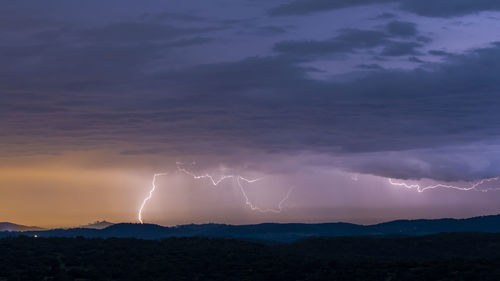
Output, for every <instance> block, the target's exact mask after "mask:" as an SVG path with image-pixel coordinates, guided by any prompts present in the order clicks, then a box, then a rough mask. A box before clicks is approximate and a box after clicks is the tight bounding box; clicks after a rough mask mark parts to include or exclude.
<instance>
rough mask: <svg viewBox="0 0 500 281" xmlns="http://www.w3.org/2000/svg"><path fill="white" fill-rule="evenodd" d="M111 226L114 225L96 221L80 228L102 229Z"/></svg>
mask: <svg viewBox="0 0 500 281" xmlns="http://www.w3.org/2000/svg"><path fill="white" fill-rule="evenodd" d="M112 225H114V223H112V222H109V221H105V220H104V221H96V222H93V223H89V224H87V225H84V226H81V227H80V228H91V229H104V228H106V227H109V226H112Z"/></svg>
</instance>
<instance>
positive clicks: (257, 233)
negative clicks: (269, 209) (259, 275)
mask: <svg viewBox="0 0 500 281" xmlns="http://www.w3.org/2000/svg"><path fill="white" fill-rule="evenodd" d="M98 224H99V225H101V224H102V222H100V223H98ZM443 232H484V233H500V215H493V216H482V217H475V218H469V219H436V220H397V221H392V222H387V223H380V224H375V225H367V226H365V225H357V224H350V223H320V224H303V223H283V224H281V223H264V224H256V225H225V224H201V225H195V224H190V225H180V226H173V227H164V226H160V225H154V224H134V223H119V224H113V225H110V226H108V227H106V228H104V229H95V228H89V227H82V228H72V229H53V230H45V231H28V232H23V233H20V234H23V235H37V236H38V237H77V236H82V237H88V238H110V237H117V238H141V239H162V238H167V237H194V236H199V237H213V238H236V239H245V240H260V241H279V242H290V241H295V240H299V239H304V238H309V237H339V236H388V235H397V236H422V235H428V234H436V233H443ZM15 235H19V234H18V233H12V232H11V233H0V237H2V236H15Z"/></svg>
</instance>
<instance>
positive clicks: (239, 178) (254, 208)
mask: <svg viewBox="0 0 500 281" xmlns="http://www.w3.org/2000/svg"><path fill="white" fill-rule="evenodd" d="M192 164H195V163H192ZM176 165H177V170H178V171H180V172H182V173H184V174H186V175H188V176H191V177H192V178H193V179H195V180H201V179H208V180H209V181H210V182H211V183H212V185H213V186H217V185H219V184H220V183H221V182H223V181H225V180H228V179H236V183H237V185H238V187H239V188H240V190H241V194H242V195H243V198H244V199H245V205H247V206H248V207H250V209H251V210H252V211H258V212H261V213H268V212H273V213H280V212H281V211H282V205H283V203H285V201H287V200H288V198H289V197H290V194H291V193H292V191H293V187H292V188H290V189H289V190H288V192H287V194H286V196H285V197H283V199H281V200H280V202H279V203H278V208H276V209H273V208H267V209H262V208H260V207H258V206H256V205H255V204H253V203H252V202H251V201H250V199H249V198H248V195H247V193H246V191H245V188H244V187H243V185H242V184H241V181H244V182H247V183H255V182H258V181H260V180H261V179H262V178H256V179H247V178H244V177H242V176H240V175H222V176H220V177H219V178H218V179H216V178H215V177H214V176H212V175H210V174H208V173H206V174H202V175H197V174H195V173H193V172H191V171H189V170H187V169H185V168H184V167H183V166H184V164H183V163H181V162H176ZM166 174H167V173H159V174H154V176H153V181H152V183H151V190H150V191H149V194H148V196H147V197H146V198H144V200H143V201H142V204H141V206H140V208H139V212H138V215H137V218H138V220H139V222H140V223H144V222H143V219H142V211H143V209H144V207H145V206H146V204H147V202H148V201H149V200H150V199H151V198H152V197H153V193H154V192H155V190H156V178H157V177H160V176H165V175H166Z"/></svg>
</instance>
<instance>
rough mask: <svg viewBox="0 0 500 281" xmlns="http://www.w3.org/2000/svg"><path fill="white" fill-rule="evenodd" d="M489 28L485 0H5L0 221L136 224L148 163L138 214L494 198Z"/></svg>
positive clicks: (195, 215)
mask: <svg viewBox="0 0 500 281" xmlns="http://www.w3.org/2000/svg"><path fill="white" fill-rule="evenodd" d="M499 27H500V1H497V0H474V1H472V0H435V1H422V0H266V1H264V0H211V1H206V0H205V1H203V0H169V1H165V0H148V1H136V0H107V1H102V0H86V1H68V0H45V1H39V0H16V1H5V2H4V3H2V5H1V8H0V34H1V37H0V62H1V65H2V67H1V68H0V221H11V222H17V223H23V224H29V225H39V226H70V225H81V224H85V223H88V222H91V221H94V220H100V219H106V220H110V221H114V222H120V221H126V222H136V221H137V212H138V209H139V207H140V205H141V203H142V202H143V200H144V198H145V197H146V196H147V195H148V192H149V191H150V189H151V187H152V186H151V181H152V178H153V174H154V173H162V172H166V173H168V174H167V175H165V176H162V177H159V178H157V180H156V187H157V189H156V190H155V192H154V194H153V197H152V198H151V200H149V201H148V202H147V205H146V206H145V208H144V213H143V216H144V220H145V221H146V222H152V223H159V224H164V225H174V224H184V223H205V222H219V223H233V224H245V223H258V222H320V221H321V222H323V221H348V222H356V223H374V222H380V221H386V220H391V219H397V218H408V219H412V218H438V217H470V216H477V215H485V214H495V213H499V212H500V190H499V191H496V190H495V189H496V188H500V180H498V181H497V180H496V179H492V178H495V177H497V176H499V175H500V122H499V120H500V76H499V73H500V33H499ZM177 162H180V163H183V164H180V166H181V167H184V168H185V169H186V170H188V171H189V172H190V173H192V174H194V175H205V174H207V173H208V174H210V175H213V176H214V178H216V179H217V178H219V177H221V176H224V175H240V176H242V177H245V178H247V179H259V180H258V181H257V182H254V183H248V182H245V181H243V182H242V183H241V184H242V186H243V187H244V188H245V191H246V195H247V196H248V200H249V202H250V204H246V203H249V202H246V200H245V198H244V196H243V194H242V192H241V189H240V187H239V186H238V183H237V181H236V180H234V179H228V180H227V181H224V182H222V183H220V184H219V185H217V186H213V185H212V184H211V182H210V181H209V179H206V178H205V179H193V177H192V176H191V175H189V174H186V173H184V172H182V171H181V170H179V167H178V166H179V164H177V165H176V163H177ZM483 179H488V181H487V182H484V184H480V185H478V186H477V187H476V188H475V189H472V190H459V189H457V188H462V189H464V188H468V187H470V186H472V185H473V184H474V183H478V182H479V181H481V180H483ZM390 180H392V182H393V183H399V185H394V184H391V182H390ZM402 184H406V185H407V186H408V187H411V188H407V187H405V186H403V185H402ZM414 184H420V188H421V189H420V190H421V191H422V188H425V187H427V186H431V185H435V184H442V185H446V186H439V187H437V188H434V189H427V190H425V191H424V192H418V188H417V187H416V186H410V185H414ZM449 186H453V187H455V188H450V187H449ZM486 191H487V192H486ZM288 192H290V193H289V194H288ZM287 194H288V195H289V196H288V197H287V198H286V200H283V199H284V198H285V197H286V195H287ZM280 201H281V204H280ZM251 206H254V207H255V206H257V207H258V208H260V209H273V210H277V209H279V207H281V212H264V213H263V212H259V211H258V210H252V208H251Z"/></svg>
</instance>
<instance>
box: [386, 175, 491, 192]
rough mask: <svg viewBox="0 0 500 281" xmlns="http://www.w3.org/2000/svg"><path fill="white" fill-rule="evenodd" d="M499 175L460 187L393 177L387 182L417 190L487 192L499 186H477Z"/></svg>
mask: <svg viewBox="0 0 500 281" xmlns="http://www.w3.org/2000/svg"><path fill="white" fill-rule="evenodd" d="M499 179H500V177H495V178H487V179H482V180H480V181H478V182H476V183H473V184H472V185H470V186H466V187H460V186H455V185H448V184H441V183H440V184H435V185H428V186H422V185H420V184H407V183H405V182H396V181H394V180H393V179H389V183H390V184H391V185H394V186H403V187H406V188H408V189H416V190H417V191H418V192H420V193H421V192H424V191H426V190H429V189H435V188H448V189H455V190H461V191H481V192H487V191H493V190H498V189H499V188H486V189H478V187H479V186H481V185H483V184H484V183H487V182H492V181H497V180H499Z"/></svg>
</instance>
